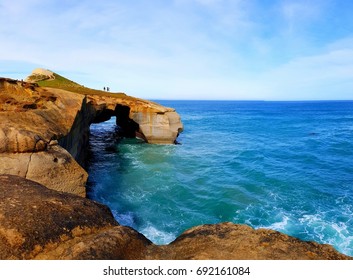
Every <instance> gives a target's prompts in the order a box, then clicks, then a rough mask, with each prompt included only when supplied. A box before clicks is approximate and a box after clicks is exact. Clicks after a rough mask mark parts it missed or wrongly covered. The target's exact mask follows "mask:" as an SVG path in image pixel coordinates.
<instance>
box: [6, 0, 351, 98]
mask: <svg viewBox="0 0 353 280" xmlns="http://www.w3.org/2000/svg"><path fill="white" fill-rule="evenodd" d="M0 36H1V43H0V76H4V77H10V78H19V79H21V78H25V77H26V76H27V75H28V74H29V73H30V72H31V71H32V70H33V69H34V68H37V67H42V68H46V69H50V70H52V71H54V72H57V73H59V74H62V75H64V76H66V77H68V78H70V79H72V80H75V81H77V82H79V83H80V84H83V85H85V86H87V87H93V88H98V89H101V88H103V86H109V87H110V88H111V90H112V91H123V92H126V93H127V94H129V95H133V96H137V97H141V98H147V99H228V100H229V99H235V100H327V99H345V100H347V99H353V98H352V97H353V1H347V0H336V1H332V0H311V1H309V0H306V1H303V0H296V1H294V0H281V1H280V0H277V1H275V0H262V1H260V0H233V1H232V0H153V1H148V0H102V1H97V0H81V1H75V0H0Z"/></svg>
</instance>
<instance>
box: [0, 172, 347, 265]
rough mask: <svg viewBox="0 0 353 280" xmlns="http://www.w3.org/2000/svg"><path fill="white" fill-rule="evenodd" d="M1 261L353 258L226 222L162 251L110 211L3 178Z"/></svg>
mask: <svg viewBox="0 0 353 280" xmlns="http://www.w3.org/2000/svg"><path fill="white" fill-rule="evenodd" d="M0 259H106V260H107V259H150V260H151V259H152V260H153V259H172V260H173V259H179V260H187V259H214V260H215V259H220V260H223V259H275V260H278V259H287V260H288V259H301V260H308V259H316V260H317V259H335V260H337V259H342V260H344V259H353V258H350V257H348V256H345V255H343V254H340V253H338V252H337V251H336V250H334V249H333V248H332V247H331V246H329V245H320V244H317V243H314V242H304V241H300V240H298V239H296V238H293V237H290V236H287V235H284V234H281V233H279V232H276V231H273V230H266V229H259V230H254V229H252V228H250V227H248V226H244V225H235V224H232V223H223V224H216V225H203V226H198V227H195V228H192V229H190V230H188V231H186V232H184V233H183V234H182V235H181V236H179V237H178V238H177V239H176V240H175V241H174V242H172V243H171V244H169V245H163V246H157V245H155V244H153V243H152V242H150V241H149V240H148V239H147V238H146V237H144V236H143V235H142V234H140V233H138V232H137V231H135V230H133V229H131V228H129V227H124V226H120V225H119V224H118V223H117V222H116V221H115V220H114V218H113V216H112V214H111V212H110V210H109V209H108V208H107V207H105V206H103V205H101V204H99V203H96V202H93V201H91V200H89V199H86V198H81V197H79V196H76V195H72V194H67V193H63V192H57V191H53V190H50V189H47V188H45V187H44V186H42V185H40V184H38V183H35V182H33V181H29V180H26V179H24V178H21V177H18V176H12V175H0Z"/></svg>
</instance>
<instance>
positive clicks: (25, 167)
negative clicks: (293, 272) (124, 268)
mask: <svg viewBox="0 0 353 280" xmlns="http://www.w3.org/2000/svg"><path fill="white" fill-rule="evenodd" d="M0 82H1V83H2V84H1V88H0V90H1V94H2V97H3V96H4V94H5V93H9V92H10V93H11V92H15V94H16V95H17V97H18V96H20V97H21V98H22V97H23V100H18V99H17V100H15V98H14V96H10V97H9V96H5V97H6V100H5V99H4V100H1V101H2V106H3V107H2V111H1V115H0V117H2V122H1V123H2V124H3V126H2V128H1V129H2V130H1V133H0V135H1V137H2V138H1V141H0V143H1V144H2V145H1V147H0V152H1V153H0V157H1V164H0V174H6V175H3V176H2V179H3V180H4V182H5V181H6V187H7V188H9V189H11V188H13V187H14V186H16V188H14V191H16V192H18V193H11V192H9V193H8V195H7V194H6V193H7V192H5V191H4V192H3V193H4V198H3V200H2V201H6V203H10V204H4V205H2V206H3V210H2V211H3V212H0V214H1V215H0V217H1V218H3V219H4V220H5V221H9V218H10V217H11V219H12V220H13V221H16V219H17V218H19V216H18V215H19V213H21V212H23V209H22V207H24V205H27V204H26V203H28V202H29V201H32V200H33V193H34V192H37V194H38V196H39V197H42V195H44V194H45V195H48V197H49V198H50V199H49V198H48V200H47V201H51V202H50V203H51V204H53V205H54V207H53V208H52V211H53V213H55V215H56V218H55V219H54V218H53V220H52V221H59V222H60V223H63V224H61V225H60V226H59V228H57V230H54V231H53V228H55V225H54V224H50V221H46V219H47V218H48V215H47V214H48V212H46V211H47V210H48V208H47V207H48V205H49V204H48V203H49V202H48V203H47V204H45V203H43V200H42V199H40V200H39V201H38V202H36V203H34V204H33V205H32V206H36V207H39V208H41V207H44V210H45V211H44V212H36V210H33V213H31V212H30V211H27V212H29V214H30V215H32V214H33V216H32V217H31V219H28V221H29V222H31V223H32V227H28V228H26V231H25V232H24V231H23V230H24V228H23V227H22V225H23V223H24V222H21V223H19V224H18V222H17V223H16V224H18V225H17V227H16V229H14V226H15V225H14V224H8V225H2V226H3V227H2V228H1V230H0V234H1V235H2V236H3V237H4V239H5V240H6V241H5V242H3V243H2V244H1V246H2V247H3V248H4V250H2V252H5V253H4V255H1V259H32V258H44V259H59V258H67V259H75V258H77V259H90V258H97V259H107V258H116V259H117V258H126V259H128V258H131V259H139V258H141V259H149V258H155V259H167V258H169V257H170V258H173V259H240V258H245V259H319V258H325V259H351V258H350V257H348V256H344V255H342V254H339V253H338V252H336V251H335V250H334V249H333V248H332V247H331V246H328V245H319V244H317V243H314V242H304V241H300V240H298V239H296V238H292V237H289V236H287V235H284V234H281V233H279V232H275V231H271V230H264V229H262V230H253V229H251V228H249V227H247V226H241V225H235V224H230V223H226V224H219V225H203V226H199V227H196V228H193V229H190V230H188V231H186V232H185V233H184V234H182V235H181V236H180V237H179V238H177V239H176V240H175V241H174V242H172V243H171V244H170V245H165V246H156V245H154V244H152V243H151V242H150V241H149V240H148V239H146V238H145V237H144V236H142V235H141V234H139V233H138V232H136V231H134V230H132V229H131V228H128V227H122V226H120V225H118V224H117V223H116V222H115V220H114V221H113V220H112V215H111V213H110V210H109V211H108V210H107V209H106V208H105V210H104V211H103V212H104V213H105V214H101V219H102V221H103V222H102V221H101V222H102V224H98V223H97V222H95V221H94V220H90V219H91V218H90V217H92V215H96V213H97V212H96V211H98V210H97V209H95V207H96V206H97V207H98V208H101V206H99V205H98V204H97V203H93V204H94V206H92V207H93V208H94V209H93V210H92V212H90V211H89V213H87V214H84V213H81V214H80V215H79V216H77V218H76V220H75V219H73V218H72V217H71V216H70V215H71V213H75V210H70V211H67V212H65V211H66V210H65V209H67V207H71V206H70V205H72V204H71V202H68V203H67V198H66V197H67V196H70V198H72V199H77V201H79V202H78V203H79V204H81V205H82V209H86V210H87V209H88V208H87V207H86V206H87V204H90V202H89V200H88V199H85V198H78V197H76V196H75V198H73V197H72V196H71V195H67V194H66V193H71V194H75V195H79V196H81V197H84V196H85V194H84V192H83V188H85V181H86V180H87V176H88V174H87V173H86V172H85V170H84V169H83V168H82V167H81V166H80V165H79V164H78V163H77V162H76V158H77V160H78V161H79V162H80V163H81V164H82V162H83V158H82V155H84V154H85V152H84V149H85V148H86V147H87V134H88V133H89V124H90V123H91V122H95V121H103V120H105V119H106V118H108V117H109V116H110V115H112V114H113V112H116V111H117V110H116V108H113V107H112V106H114V105H113V104H114V102H115V101H113V102H112V100H111V99H112V97H101V96H99V97H95V96H85V95H78V94H77V93H73V92H68V91H63V90H58V89H49V88H41V87H38V86H37V85H35V84H32V83H26V82H21V81H15V80H11V79H2V80H1V81H0ZM17 97H16V98H17ZM119 98H120V97H119ZM113 99H114V98H113ZM33 100H35V102H33ZM124 102H125V103H122V104H120V105H119V106H123V108H126V107H129V106H131V107H129V108H130V112H132V115H131V116H132V118H130V117H129V116H130V115H121V114H119V116H120V117H121V116H125V117H124V118H125V122H123V123H121V125H122V126H124V124H128V123H131V120H134V121H135V122H137V123H138V124H139V125H140V127H141V126H142V127H149V128H151V123H154V124H155V123H156V119H157V120H160V118H161V115H164V116H165V117H166V118H167V119H168V122H167V123H168V128H167V129H166V126H165V123H166V121H165V119H163V120H162V122H161V121H159V122H157V124H158V125H157V126H156V127H158V129H157V128H156V129H153V126H152V129H149V130H150V131H152V133H151V134H148V133H147V132H145V131H146V130H143V129H142V130H141V131H142V133H143V134H144V135H145V137H146V139H151V142H155V143H166V142H165V141H166V139H169V140H168V143H170V144H172V143H174V141H175V139H176V137H177V135H178V134H179V133H180V132H181V130H182V126H180V118H178V115H177V113H176V112H175V111H174V110H173V109H170V108H165V107H163V106H160V105H156V104H152V103H148V102H145V101H142V100H133V101H131V99H129V101H126V100H125V101H124ZM87 104H88V105H89V106H87ZM11 106H13V107H11ZM115 106H116V103H115ZM133 106H134V107H133ZM68 108H69V109H70V110H68ZM119 108H120V109H121V107H119ZM61 110H62V111H61ZM123 111H124V110H123ZM119 112H120V111H119ZM63 116H65V117H64V118H63ZM124 118H123V119H124ZM146 119H147V120H148V122H144V121H145V120H146ZM20 121H21V122H22V123H21V122H20ZM161 123H162V124H163V128H162V130H163V131H167V132H166V133H161V130H160V127H161V125H160V124H161ZM169 130H171V131H172V132H170V133H169V132H168V131H169ZM128 133H131V131H128ZM166 135H167V136H166ZM158 137H160V138H158ZM158 139H162V140H158ZM80 149H82V150H80ZM43 166H44V167H45V168H43ZM9 174H11V175H9ZM49 175H50V176H49ZM21 178H22V179H21ZM28 179H30V180H28ZM33 181H36V182H37V183H34V182H33ZM38 183H40V185H39V184H38ZM26 185H28V187H26ZM43 185H44V186H45V187H49V188H50V187H51V188H52V189H54V190H52V191H49V190H47V189H46V188H44V187H43ZM2 186H5V183H4V184H2ZM58 191H59V193H58ZM25 192H28V195H27V196H24V195H23V193H25ZM15 197H16V198H18V199H17V200H16V201H15V202H11V201H12V199H13V198H15ZM53 197H55V198H53ZM62 199H63V200H62ZM65 202H66V204H65ZM11 203H12V204H14V205H15V206H16V207H19V208H16V209H15V210H14V212H7V210H6V209H9V205H12V204H11ZM51 204H50V205H51ZM53 205H52V206H53ZM58 205H60V207H57V206H58ZM65 205H66V206H65ZM64 206H65V207H66V208H65V207H64ZM102 207H103V206H102ZM10 208H11V207H10ZM103 208H104V207H103ZM19 209H22V210H21V211H20V210H19ZM33 209H36V208H35V207H33ZM80 209H81V208H80ZM82 211H83V212H84V210H82ZM65 215H69V216H65ZM53 217H54V216H53ZM68 217H69V218H68ZM70 217H71V218H70ZM43 219H44V220H43ZM43 221H44V222H45V223H46V224H50V226H49V227H48V229H50V230H51V231H52V232H51V233H52V234H53V235H52V236H51V237H50V236H48V235H47V233H46V231H44V230H40V227H37V226H36V224H35V223H37V222H43ZM82 221H85V222H87V223H88V225H87V224H84V225H82V224H81V223H82ZM55 224H56V223H55ZM68 225H70V226H68ZM6 226H8V227H6ZM27 230H28V231H27ZM33 232H37V234H38V236H41V237H40V238H39V240H41V243H37V244H36V242H37V241H36V240H38V239H36V238H34V237H32V234H33ZM112 236H114V238H115V239H114V238H113V237H112ZM244 236H245V237H248V238H250V239H246V238H245V239H244ZM112 238H113V239H114V240H115V241H114V242H115V243H114V242H113V243H114V244H113V248H115V249H114V250H112V249H108V247H109V246H108V245H107V244H108V243H109V242H110V241H109V240H111V239H112ZM84 240H85V241H84ZM86 241H87V243H85V242H86ZM80 242H81V243H80ZM82 242H83V243H82ZM97 242H98V243H97ZM99 242H101V243H99ZM131 242H132V243H131ZM237 242H238V243H237ZM73 244H76V246H82V244H84V246H83V247H80V248H78V247H76V248H77V250H76V251H75V250H74V251H75V253H72V251H71V253H69V252H68V251H67V254H66V255H65V254H64V253H63V252H64V251H65V250H69V248H71V247H72V246H73ZM79 244H81V245H79ZM97 244H106V245H105V246H102V247H99V246H98V245H97ZM131 244H134V245H131ZM235 244H238V245H236V246H238V247H234V246H235ZM110 245H112V244H110ZM62 246H64V247H62ZM114 246H115V247H114ZM239 246H240V247H239ZM241 246H244V247H241ZM293 246H294V247H295V248H297V249H298V250H294V253H295V254H294V253H293V254H294V255H290V254H289V252H290V251H293ZM205 247H206V248H207V247H208V250H205ZM65 248H66V249H65ZM235 248H238V250H236V249H235ZM240 248H243V249H240ZM92 251H93V252H94V253H92V254H91V255H90V253H89V252H92ZM65 252H66V251H65ZM238 252H242V253H243V255H239V254H238Z"/></svg>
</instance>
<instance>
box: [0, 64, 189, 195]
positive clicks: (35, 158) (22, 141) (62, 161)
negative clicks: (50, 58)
mask: <svg viewBox="0 0 353 280" xmlns="http://www.w3.org/2000/svg"><path fill="white" fill-rule="evenodd" d="M35 73H37V74H36V75H35V77H37V78H38V77H40V78H41V79H43V77H44V78H46V79H50V80H55V79H54V78H55V74H54V73H53V74H50V75H49V74H48V73H47V72H43V71H41V72H38V69H37V70H36V72H35ZM49 73H52V72H49ZM45 74H46V75H47V76H45ZM48 75H49V76H48ZM75 89H76V87H72V90H75ZM81 90H82V91H81V92H80V93H77V92H71V91H67V90H63V89H59V88H52V87H40V86H38V85H37V84H36V83H29V82H23V81H15V80H11V79H6V78H0V174H13V175H18V176H22V177H24V178H27V179H31V180H34V181H36V182H39V183H41V184H43V185H45V186H47V187H49V188H52V189H55V190H59V191H65V192H69V193H74V194H78V195H81V196H85V183H86V181H87V176H88V174H87V173H86V171H85V170H84V169H83V168H82V166H84V162H85V155H86V151H87V146H88V138H89V126H90V124H91V123H94V122H102V121H106V120H108V119H110V118H111V117H112V116H116V119H117V124H118V125H119V126H120V127H121V133H122V136H127V137H135V136H139V137H141V138H143V139H145V141H146V142H148V143H158V144H173V143H174V142H175V141H176V138H177V136H178V134H179V133H180V132H181V131H182V129H183V126H182V124H181V121H180V117H179V115H178V114H177V113H176V112H175V110H174V109H172V108H166V107H163V106H161V105H159V104H156V103H154V102H149V101H146V100H142V99H138V98H133V97H129V96H126V95H122V94H120V95H115V94H107V93H102V92H99V91H94V90H90V89H86V88H81Z"/></svg>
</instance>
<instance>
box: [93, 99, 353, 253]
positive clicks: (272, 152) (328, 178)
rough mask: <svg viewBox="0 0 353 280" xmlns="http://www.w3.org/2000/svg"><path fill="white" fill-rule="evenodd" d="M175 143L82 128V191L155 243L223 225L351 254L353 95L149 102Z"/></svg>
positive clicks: (111, 125) (105, 126)
mask: <svg viewBox="0 0 353 280" xmlns="http://www.w3.org/2000/svg"><path fill="white" fill-rule="evenodd" d="M158 102H159V103H160V104H162V105H165V106H168V107H173V108H175V109H176V110H177V112H178V113H179V114H180V116H181V119H182V122H183V124H184V132H183V133H182V134H180V136H179V138H178V142H180V144H179V145H151V144H145V143H143V142H141V141H140V140H138V139H117V137H116V128H115V120H114V119H111V120H109V121H107V122H104V123H100V124H93V125H92V126H91V137H90V147H91V148H90V163H89V167H88V172H89V174H90V177H89V184H88V197H89V198H91V199H94V200H96V201H99V202H101V203H104V204H106V205H108V206H109V207H110V209H111V210H112V213H113V215H114V216H115V218H116V219H117V221H118V222H119V223H120V224H122V225H127V226H131V227H133V228H135V229H136V230H138V231H139V232H141V233H143V234H144V235H145V236H146V237H147V238H149V239H150V240H151V241H153V242H154V243H157V244H167V243H170V242H171V241H173V240H174V239H175V238H176V237H177V236H178V235H180V234H181V233H182V232H183V231H185V230H186V229H188V228H190V227H192V226H196V225H200V224H213V223H220V222H226V221H230V222H233V223H239V224H246V225H249V226H252V227H254V228H269V229H274V230H278V231H280V232H283V233H285V234H288V235H291V236H294V237H298V238H300V239H302V240H311V241H316V242H319V243H325V244H331V245H333V246H334V247H335V248H336V249H337V250H338V251H339V252H342V253H344V254H347V255H350V256H353V101H352V102H349V101H331V102H326V101H313V102H309V101H307V102H265V101H264V102H262V101H250V102H247V101H163V100H162V101H158Z"/></svg>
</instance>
